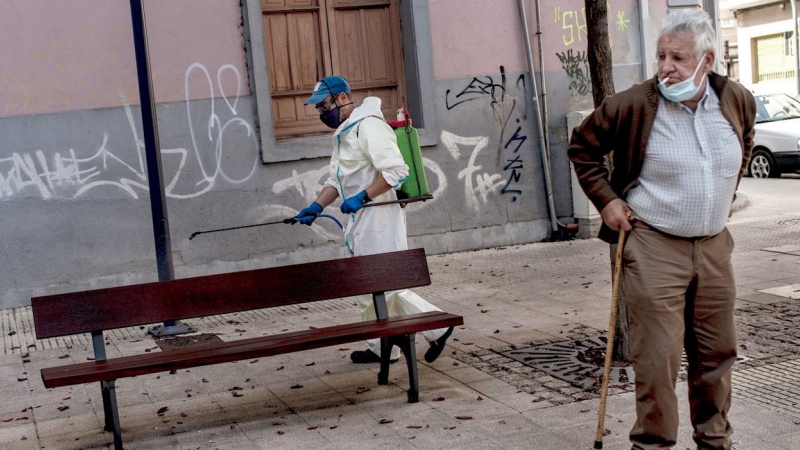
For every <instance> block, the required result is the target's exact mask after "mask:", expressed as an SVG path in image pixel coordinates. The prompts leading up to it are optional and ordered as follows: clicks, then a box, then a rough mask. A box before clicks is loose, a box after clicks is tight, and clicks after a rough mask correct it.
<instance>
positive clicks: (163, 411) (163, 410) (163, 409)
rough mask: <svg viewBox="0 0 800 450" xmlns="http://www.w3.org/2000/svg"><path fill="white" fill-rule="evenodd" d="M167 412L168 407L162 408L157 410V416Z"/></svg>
mask: <svg viewBox="0 0 800 450" xmlns="http://www.w3.org/2000/svg"><path fill="white" fill-rule="evenodd" d="M167 411H169V406H162V407H161V408H158V414H164V413H165V412H167Z"/></svg>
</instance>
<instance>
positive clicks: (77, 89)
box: [0, 0, 248, 117]
mask: <svg viewBox="0 0 800 450" xmlns="http://www.w3.org/2000/svg"><path fill="white" fill-rule="evenodd" d="M144 4H145V13H146V15H147V32H148V40H149V47H150V63H151V68H152V73H153V85H154V90H155V98H156V101H158V102H174V101H180V100H184V99H185V94H184V79H185V75H186V70H187V69H188V68H189V66H190V65H191V64H193V63H200V64H202V65H203V66H204V67H206V69H207V70H208V71H209V73H210V75H211V77H212V79H213V80H214V85H215V86H217V83H216V78H217V77H216V74H217V70H218V69H219V68H220V67H221V66H223V65H226V64H230V65H233V66H234V67H235V68H236V69H237V70H238V71H239V73H240V78H241V82H242V86H241V87H240V88H239V89H240V94H241V95H245V94H247V93H248V92H247V90H248V88H247V81H246V80H247V70H246V65H245V54H244V48H243V46H244V44H243V38H242V35H241V32H240V30H241V28H240V23H241V20H242V15H241V7H240V2H239V1H238V0H227V1H220V0H169V1H164V0H144ZM0 42H2V45H0V117H11V116H20V115H30V114H43V113H52V112H60V111H72V110H83V109H94V108H107V107H116V106H120V105H122V104H124V103H128V104H138V103H139V93H138V84H137V78H136V63H135V60H134V50H133V34H132V30H131V13H130V5H129V2H128V1H127V0H114V1H106V0H69V1H64V0H36V1H31V0H2V1H0ZM194 74H197V72H194ZM232 74H233V73H232V72H230V71H228V72H226V74H225V76H223V80H222V89H224V90H225V92H226V93H227V94H228V95H230V94H232V93H235V92H236V90H237V87H238V83H237V81H236V80H235V78H236V77H235V76H232ZM193 76H195V75H193ZM204 84H205V85H206V87H205V89H203V88H202V86H203V85H204ZM211 96H212V94H211V93H210V92H209V90H208V87H207V84H206V83H190V93H189V98H192V99H197V98H209V97H211ZM213 96H214V97H218V96H220V92H219V86H217V89H215V91H214V93H213Z"/></svg>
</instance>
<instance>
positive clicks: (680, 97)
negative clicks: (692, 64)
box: [658, 53, 706, 103]
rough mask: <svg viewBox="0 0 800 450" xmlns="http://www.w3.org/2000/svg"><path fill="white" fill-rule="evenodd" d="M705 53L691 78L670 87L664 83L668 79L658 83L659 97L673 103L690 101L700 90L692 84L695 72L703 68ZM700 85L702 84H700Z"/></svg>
mask: <svg viewBox="0 0 800 450" xmlns="http://www.w3.org/2000/svg"><path fill="white" fill-rule="evenodd" d="M705 56H706V55H705V53H704V54H703V56H702V57H701V58H700V63H699V64H698V65H697V68H695V69H694V73H693V74H692V76H691V77H689V78H687V79H685V80H683V81H681V82H679V83H675V84H673V85H672V86H667V85H666V82H667V80H669V78H664V79H663V80H661V81H660V82H659V83H658V90H659V91H660V92H661V95H663V96H664V97H666V99H667V100H671V101H673V102H675V103H681V102H685V101H686V100H690V99H692V98H693V97H694V96H695V95H696V94H697V91H698V90H699V89H700V86H697V85H695V84H694V77H695V76H696V75H697V71H699V70H700V67H702V66H703V61H704V59H705ZM700 84H703V83H702V82H701V83H700Z"/></svg>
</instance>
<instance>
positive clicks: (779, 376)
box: [733, 359, 800, 421]
mask: <svg viewBox="0 0 800 450" xmlns="http://www.w3.org/2000/svg"><path fill="white" fill-rule="evenodd" d="M733 386H734V395H736V396H737V398H739V399H742V400H744V401H745V402H748V403H753V404H756V405H760V406H763V407H765V408H767V409H770V410H773V411H776V412H779V413H781V414H786V415H788V416H790V417H794V418H795V419H797V420H798V421H800V360H797V359H795V360H791V361H786V362H781V363H775V364H770V365H768V366H762V367H756V368H752V369H745V370H739V371H736V372H734V374H733Z"/></svg>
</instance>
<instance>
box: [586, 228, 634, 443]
mask: <svg viewBox="0 0 800 450" xmlns="http://www.w3.org/2000/svg"><path fill="white" fill-rule="evenodd" d="M627 215H628V219H629V220H630V218H631V213H630V212H628V213H627ZM624 246H625V230H619V241H617V259H616V261H615V262H614V278H613V281H612V282H611V314H610V315H609V318H608V342H606V361H605V365H604V366H603V387H602V388H601V390H600V411H599V413H598V415H597V434H596V435H595V438H594V448H597V449H601V448H603V434H605V418H606V400H607V399H608V378H609V375H610V374H611V359H612V358H613V353H614V333H615V331H616V327H617V302H618V301H619V281H620V277H621V275H622V248H623V247H624Z"/></svg>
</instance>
